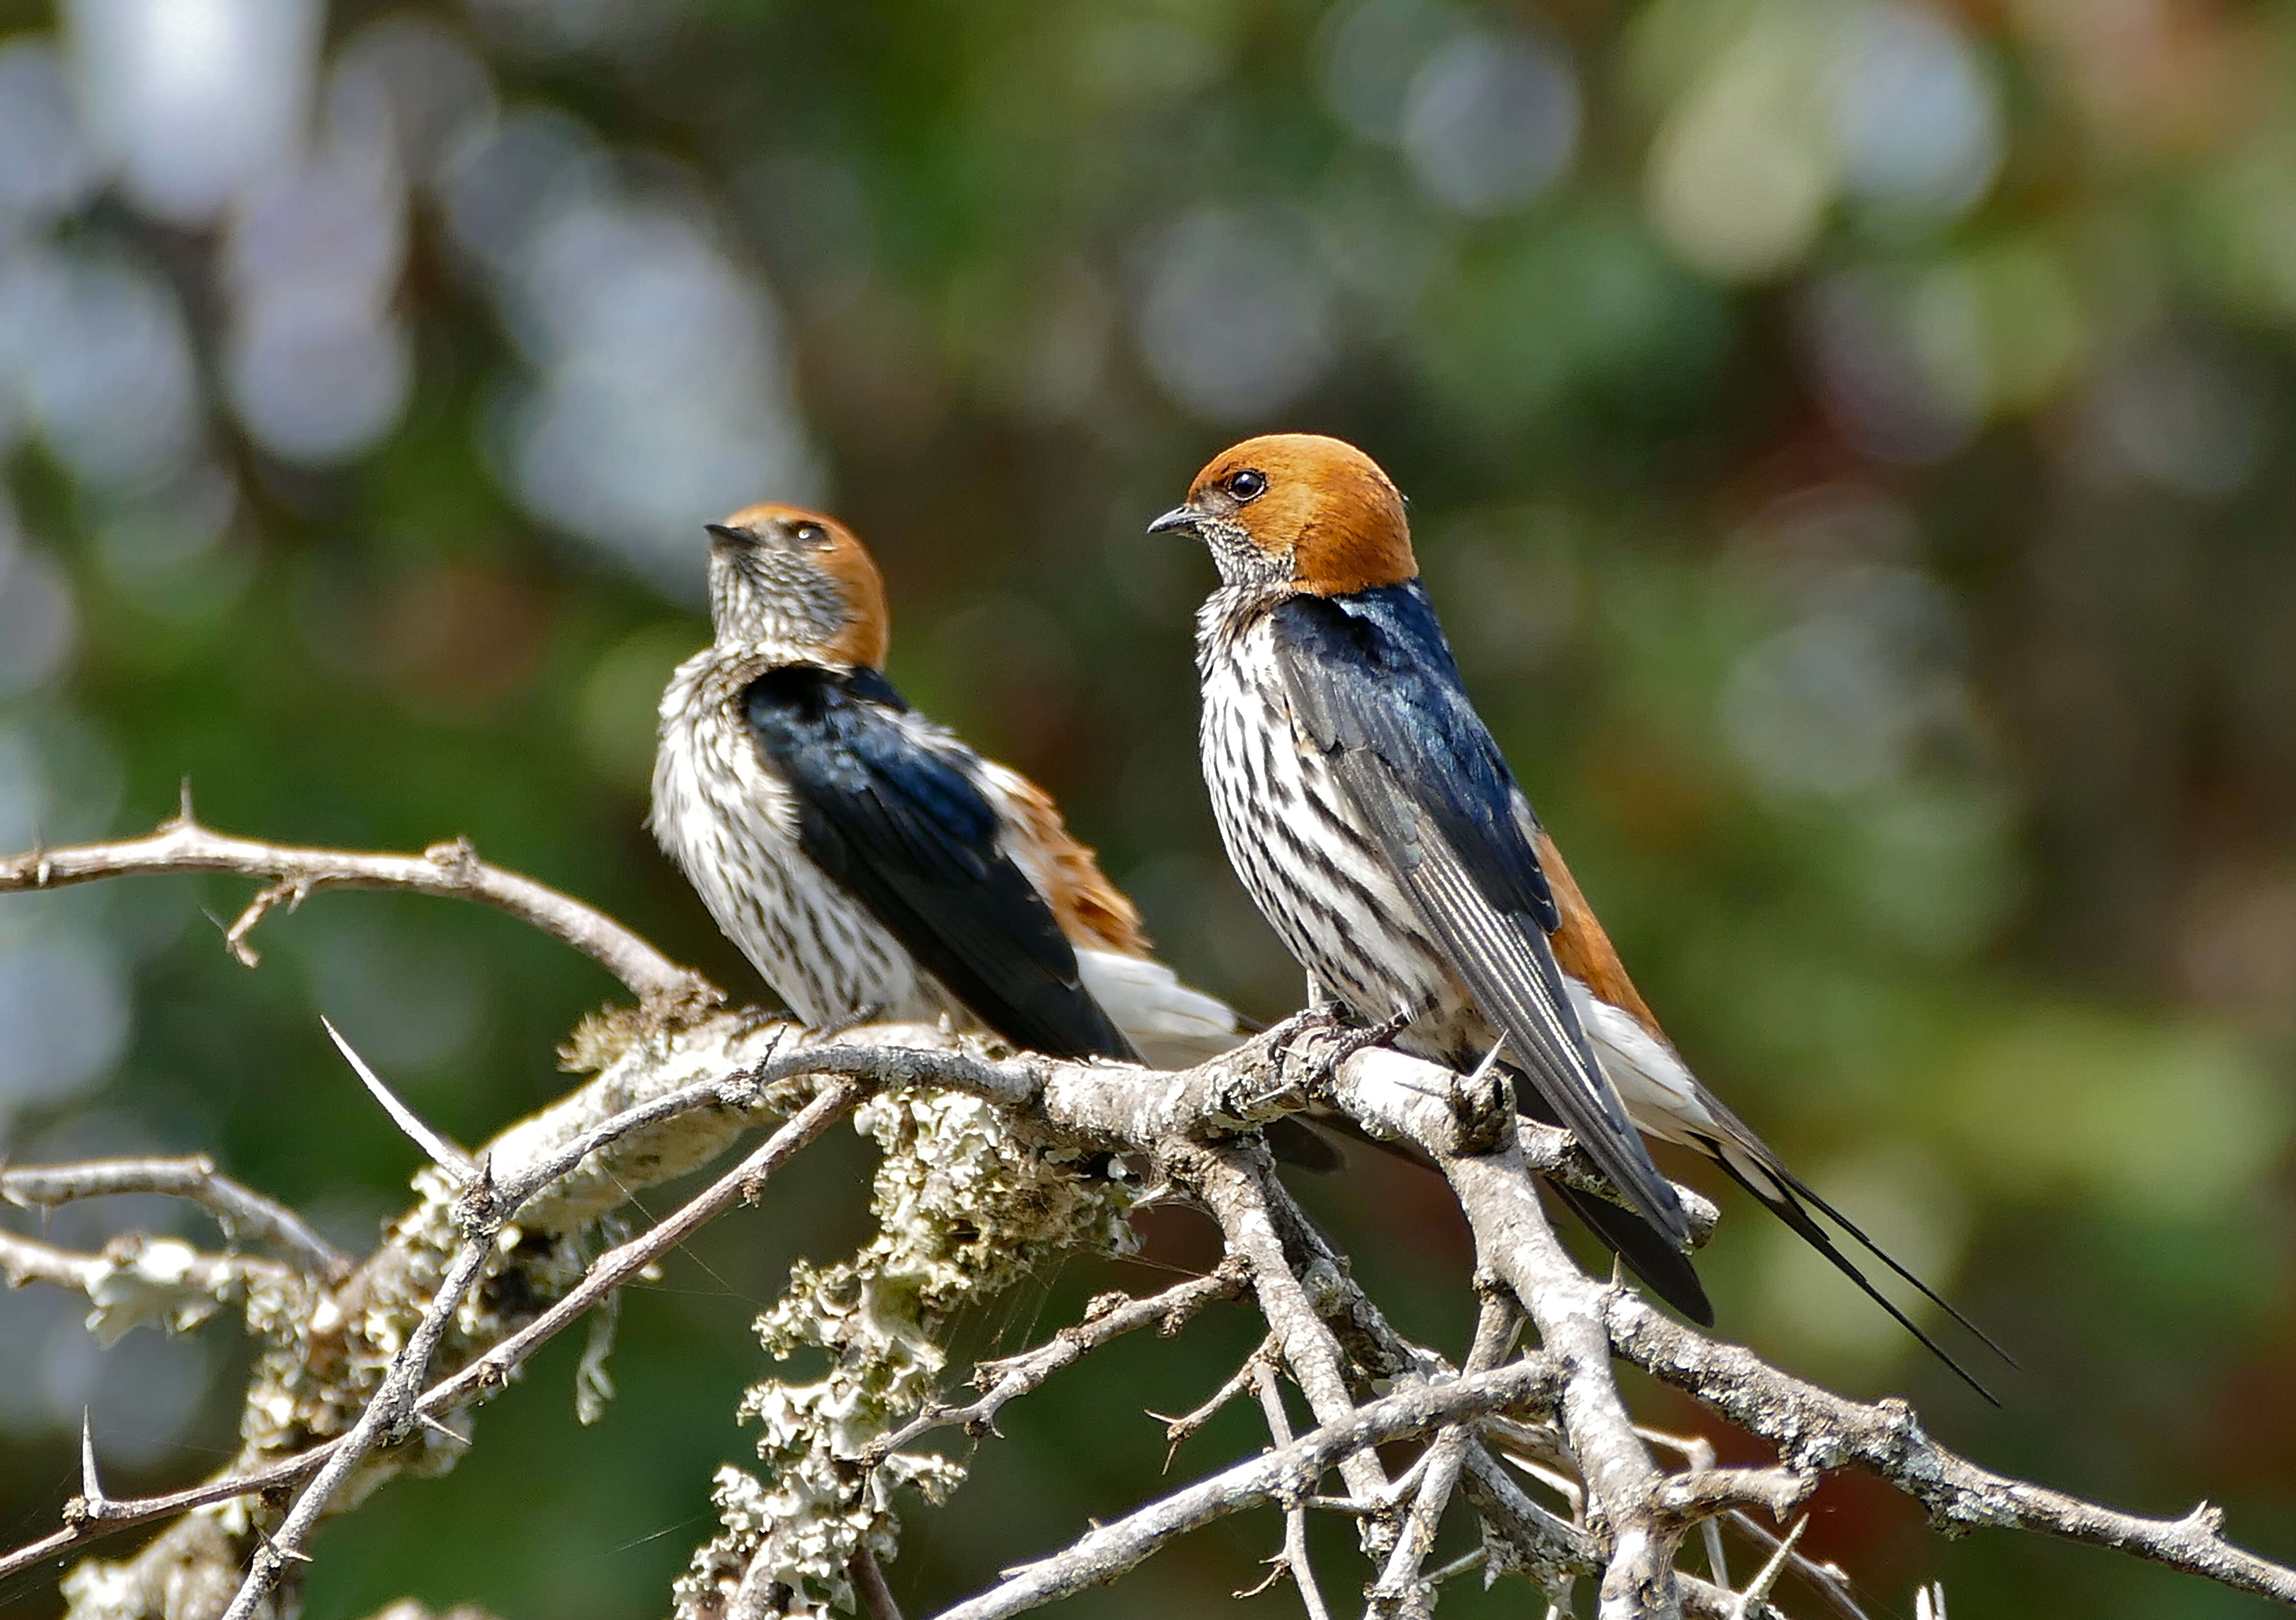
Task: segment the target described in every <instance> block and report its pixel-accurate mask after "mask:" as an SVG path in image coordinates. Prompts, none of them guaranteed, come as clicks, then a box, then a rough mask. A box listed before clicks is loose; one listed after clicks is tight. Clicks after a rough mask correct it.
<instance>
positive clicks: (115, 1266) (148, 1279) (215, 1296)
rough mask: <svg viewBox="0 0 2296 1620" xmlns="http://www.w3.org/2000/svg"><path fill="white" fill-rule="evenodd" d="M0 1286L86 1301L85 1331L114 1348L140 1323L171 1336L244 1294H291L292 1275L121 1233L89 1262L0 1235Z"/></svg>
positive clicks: (242, 1258)
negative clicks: (54, 1290)
mask: <svg viewBox="0 0 2296 1620" xmlns="http://www.w3.org/2000/svg"><path fill="white" fill-rule="evenodd" d="M0 1278H4V1279H5V1280H6V1281H7V1284H8V1286H9V1287H10V1288H12V1289H14V1288H21V1287H23V1286H24V1285H25V1284H26V1283H29V1282H47V1283H53V1284H55V1285H56V1286H58V1287H60V1288H67V1289H72V1290H73V1291H75V1292H77V1293H80V1294H85V1295H86V1296H87V1300H88V1303H89V1305H92V1306H94V1309H93V1310H91V1311H90V1312H89V1313H88V1317H87V1329H88V1331H89V1332H91V1333H93V1334H94V1335H95V1338H96V1340H97V1342H98V1343H99V1344H103V1345H107V1346H108V1345H113V1344H117V1343H118V1342H119V1340H120V1339H121V1338H125V1337H126V1336H127V1333H128V1331H129V1330H132V1329H134V1328H136V1327H139V1326H141V1325H143V1323H145V1322H152V1323H155V1324H158V1325H160V1326H162V1327H165V1328H167V1329H168V1330H169V1331H170V1332H176V1331H181V1330H184V1329H187V1328H194V1327H197V1326H198V1325H199V1324H200V1323H201V1322H203V1321H206V1320H207V1319H208V1318H209V1317H210V1316H212V1315H214V1314H215V1313H216V1312H217V1310H218V1309H220V1308H221V1307H222V1306H224V1305H237V1304H240V1303H242V1302H243V1301H244V1300H245V1299H246V1298H247V1297H248V1294H249V1291H250V1289H254V1288H261V1287H265V1286H268V1287H270V1288H272V1289H286V1288H290V1287H291V1286H293V1284H294V1283H295V1281H296V1273H295V1272H294V1271H293V1270H292V1268H291V1267H288V1266H284V1265H282V1264H279V1263H278V1262H277V1261H275V1260H260V1259H258V1258H256V1257H255V1256H251V1255H203V1254H201V1253H200V1251H199V1250H197V1249H195V1248H193V1247H192V1246H191V1245H190V1244H188V1243H185V1242H184V1241H183V1240H180V1239H176V1238H152V1237H146V1236H145V1235H143V1233H142V1232H122V1233H120V1234H119V1236H118V1237H116V1238H113V1239H112V1240H111V1241H110V1242H108V1243H106V1244H105V1245H104V1246H103V1248H102V1252H101V1253H98V1254H94V1255H84V1254H78V1253H76V1252H74V1251H72V1250H70V1249H63V1248H56V1247H55V1246H54V1245H53V1244H50V1243H44V1242H42V1241H40V1240H38V1239H37V1238H26V1237H20V1236H18V1235H17V1234H16V1233H14V1232H11V1231H0Z"/></svg>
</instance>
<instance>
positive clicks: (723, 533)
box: [701, 523, 758, 552]
mask: <svg viewBox="0 0 2296 1620" xmlns="http://www.w3.org/2000/svg"><path fill="white" fill-rule="evenodd" d="M701 527H702V528H706V529H708V530H709V548H710V550H712V551H718V552H734V551H740V550H741V549H742V547H743V546H749V545H755V544H757V543H758V537H757V536H755V535H753V534H751V533H750V531H749V530H748V529H746V528H727V527H726V525H725V524H723V523H705V524H703V525H702V526H701Z"/></svg>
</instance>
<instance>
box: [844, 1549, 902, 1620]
mask: <svg viewBox="0 0 2296 1620" xmlns="http://www.w3.org/2000/svg"><path fill="white" fill-rule="evenodd" d="M847 1568H848V1572H849V1574H850V1575H852V1577H853V1590H854V1592H855V1593H856V1594H857V1596H858V1597H859V1598H860V1600H861V1607H862V1608H863V1609H864V1610H865V1611H866V1613H867V1614H868V1616H869V1620H901V1606H900V1605H899V1604H898V1603H896V1602H894V1601H893V1589H892V1588H891V1587H890V1586H888V1585H886V1584H885V1572H884V1571H883V1570H881V1569H880V1568H878V1567H877V1555H876V1554H875V1553H873V1552H872V1551H870V1550H869V1549H868V1548H866V1547H857V1548H855V1549H854V1550H853V1557H852V1559H851V1561H850V1562H849V1565H848V1566H847Z"/></svg>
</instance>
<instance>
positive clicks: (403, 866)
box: [0, 798, 721, 1006]
mask: <svg viewBox="0 0 2296 1620" xmlns="http://www.w3.org/2000/svg"><path fill="white" fill-rule="evenodd" d="M184 871H228V872H238V873H240V874H242V875H243V876H246V877H250V878H266V879H269V880H271V881H270V884H269V886H268V887H267V888H265V889H264V890H263V891H262V892H261V893H259V894H258V895H257V896H256V897H255V899H254V900H253V902H251V903H250V904H249V906H248V907H247V909H246V910H245V911H244V912H242V913H241V915H240V917H239V919H238V920H237V921H235V922H234V923H233V924H232V926H231V927H230V928H229V929H226V930H225V936H224V939H225V945H228V946H229V947H230V949H231V951H232V953H233V954H234V955H235V956H237V957H238V958H239V959H240V960H241V961H243V962H245V963H247V964H248V965H249V966H250V967H252V966H254V965H255V961H256V955H255V952H254V949H253V948H252V947H251V946H250V945H249V944H248V943H247V937H248V934H249V933H250V930H252V929H254V927H255V925H256V924H257V923H258V921H260V920H262V918H263V915H264V913H265V912H267V911H269V910H270V909H271V908H272V907H274V906H276V905H279V904H285V905H287V906H288V907H289V909H290V910H291V909H293V908H294V907H295V906H296V905H298V904H301V903H302V901H303V900H304V899H305V898H307V896H311V895H314V894H316V893H318V892H319V891H320V890H322V889H329V888H399V889H411V890H413V891H414V892H415V893H417V894H424V895H440V896H448V897H450V898H453V899H457V900H472V901H476V902H478V903H479V904H481V905H490V906H493V907H494V908H495V909H496V911H501V912H509V913H510V914H511V915H512V916H513V917H516V918H517V919H519V920H521V922H527V923H530V924H532V925H533V926H534V927H536V928H537V929H541V930H542V931H543V932H544V933H545V934H548V935H550V936H551V937H553V938H554V939H558V940H561V941H562V942H563V943H565V944H567V945H571V946H573V947H574V948H575V949H576V950H578V951H579V952H581V953H583V954H585V955H586V956H588V957H590V958H591V959H592V960H593V961H596V962H597V963H598V964H599V965H600V966H602V967H603V968H604V969H605V970H607V971H608V972H610V973H611V974H613V975H614V977H615V978H619V979H620V980H621V981H622V983H624V984H625V985H627V986H629V987H630V988H631V989H632V990H635V991H636V992H637V994H639V995H640V996H641V997H642V998H644V1000H646V1001H647V1002H656V1003H662V1004H679V1005H688V1006H704V1005H708V1004H709V1003H711V1002H716V1001H717V1000H719V999H721V998H720V996H719V993H718V992H717V989H716V988H715V987H714V986H711V985H710V984H709V981H708V980H706V979H704V978H701V976H700V975H699V974H696V973H693V972H690V971H688V970H685V969H684V968H681V967H679V966H678V965H677V964H676V962H674V961H670V960H669V958H668V957H667V956H664V955H663V954H662V953H660V952H659V951H657V950H655V949H654V948H653V946H652V945H648V944H647V943H646V942H645V941H644V940H643V939H641V938H639V937H637V936H636V935H635V934H634V933H632V932H631V931H630V930H629V929H626V928H624V927H623V926H622V925H621V924H620V923H619V922H617V921H615V920H613V919H612V918H611V917H609V916H607V915H606V914H605V913H604V912H599V911H595V910H593V909H592V908H591V907H589V906H586V905H585V904H582V903H581V902H580V901H578V900H576V899H573V898H571V897H570V896H566V895H562V894H560V893H558V892H557V891H556V890H555V889H552V888H545V887H544V886H543V885H542V884H539V883H537V882H535V881H534V880H532V879H530V878H521V877H520V876H518V875H517V874H516V873H514V872H508V871H503V870H502V869H501V868H500V867H497V866H489V865H488V864H487V863H485V862H484V861H481V860H480V859H479V857H478V855H476V853H474V852H473V851H472V850H471V846H470V845H469V843H468V842H466V841H464V840H463V839H454V840H452V841H450V842H447V843H443V844H433V845H432V846H431V847H430V848H428V849H426V850H424V851H423V852H422V854H421V855H367V854H354V853H352V852H350V851H348V850H341V849H312V848H306V847H298V846H294V845H288V844H267V843H264V842H262V841H260V840H258V839H239V838H232V837H229V836H228V835H226V834H224V833H220V832H216V831H213V830H209V829H208V828H206V827H202V826H201V825H200V824H199V823H198V822H196V821H194V820H193V819H192V814H191V808H190V804H189V801H188V798H186V801H185V803H184V806H183V807H182V809H181V811H180V813H179V814H176V815H175V816H173V817H171V818H170V819H168V820H167V821H165V822H160V825H159V826H158V827H157V828H156V829H154V830H152V831H151V832H148V833H146V834H144V835H143V837H142V838H139V839H119V840H118V841H116V842H110V843H99V844H70V845H66V846H64V847H61V848H54V849H35V850H32V851H29V853H27V854H24V855H13V856H10V857H8V858H5V859H0V893H6V892H8V891H9V890H12V889H33V888H62V887H64V886H65V885H67V884H72V883H86V882H91V881H94V880H96V879H99V878H124V877H137V876H144V875H149V874H154V873H161V872H184Z"/></svg>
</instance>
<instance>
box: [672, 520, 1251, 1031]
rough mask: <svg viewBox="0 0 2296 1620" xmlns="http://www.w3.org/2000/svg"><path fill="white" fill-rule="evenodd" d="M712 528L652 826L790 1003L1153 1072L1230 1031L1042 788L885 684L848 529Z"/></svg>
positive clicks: (841, 1016)
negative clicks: (699, 627) (967, 1032)
mask: <svg viewBox="0 0 2296 1620" xmlns="http://www.w3.org/2000/svg"><path fill="white" fill-rule="evenodd" d="M709 536H710V552H709V604H710V618H711V620H712V623H713V626H714V628H715V632H716V639H715V640H714V641H713V642H712V643H711V644H710V645H709V647H707V648H705V649H703V650H701V651H700V652H698V653H696V654H694V655H693V657H692V658H690V659H686V660H685V663H683V664H681V665H680V666H678V668H677V673H676V675H674V676H673V677H672V678H671V680H670V683H669V688H668V691H665V692H664V693H663V694H662V700H661V734H660V750H659V752H658V753H657V755H656V757H655V761H654V775H653V810H652V815H651V817H650V818H649V821H650V824H651V825H652V829H653V832H654V836H655V837H656V838H657V839H660V842H661V847H662V848H663V849H664V850H666V851H667V852H668V855H670V857H671V859H673V860H674V861H676V863H677V864H678V865H679V867H681V868H682V869H683V870H684V871H685V875H686V877H687V879H688V880H690V881H691V882H692V883H693V887H694V888H695V889H697V890H698V891H699V892H700V893H701V898H702V902H703V904H706V905H707V906H708V907H709V914H710V915H711V916H712V917H714V918H715V919H716V920H717V926H718V927H719V928H720V929H724V930H725V932H726V936H727V937H730V938H731V939H732V940H733V941H734V944H736V945H739V946H741V948H742V953H744V954H745V955H747V956H748V957H749V959H750V961H751V962H753V963H755V964H756V966H757V969H758V972H759V973H761V974H763V975H764V976H765V978H766V980H767V983H769V984H771V985H772V986H774V988H775V990H777V991H779V992H780V993H781V994H782V996H783V999H784V1000H786V1001H787V1002H788V1003H789V1006H790V1009H791V1010H792V1011H793V1012H795V1013H796V1014H797V1015H798V1016H799V1018H800V1019H804V1020H805V1021H806V1022H808V1023H809V1024H815V1025H836V1024H841V1023H849V1022H852V1021H855V1020H857V1019H865V1018H888V1019H936V1018H939V1017H940V1016H941V1015H943V1014H944V1013H946V1014H948V1015H951V1016H953V1017H954V1018H955V1019H956V1020H957V1021H958V1022H959V1024H960V1025H961V1026H965V1027H980V1028H985V1029H988V1030H989V1031H991V1032H993V1033H994V1034H996V1035H1000V1036H1002V1037H1003V1038H1005V1040H1008V1041H1010V1042H1012V1043H1013V1044H1015V1045H1017V1046H1021V1047H1026V1048H1028V1049H1029V1050H1030V1051H1041V1052H1046V1053H1050V1054H1052V1055H1054V1056H1059V1057H1108V1058H1120V1059H1127V1060H1140V1059H1142V1058H1145V1059H1147V1060H1150V1061H1152V1062H1156V1063H1160V1064H1163V1065H1166V1066H1170V1067H1185V1066H1186V1065H1188V1064H1191V1063H1194V1062H1198V1061H1201V1060H1202V1059H1204V1058H1206V1057H1209V1056H1210V1055H1211V1054H1213V1053H1215V1052H1218V1051H1226V1049H1227V1048H1228V1047H1230V1046H1233V1045H1234V1044H1235V1043H1237V1042H1238V1041H1239V1040H1241V1039H1242V1026H1241V1025H1240V1023H1239V1020H1238V1019H1237V1017H1236V1015H1235V1013H1234V1011H1233V1010H1230V1009H1229V1008H1228V1007H1227V1006H1226V1005H1225V1004H1223V1003H1222V1002H1219V1001H1218V1000H1216V999H1214V998H1213V997H1211V996H1209V995H1205V994H1201V993H1200V992H1198V991H1195V990H1192V989H1190V988H1189V987H1188V986H1185V985H1183V984H1181V983H1180V982H1179V980H1178V979H1177V978H1176V977H1175V976H1174V975H1173V973H1172V970H1170V969H1169V968H1167V967H1165V966H1164V965H1163V964H1161V963H1160V962H1159V961H1156V960H1155V959H1154V958H1153V957H1152V956H1151V955H1150V954H1149V953H1148V941H1147V939H1146V937H1145V936H1144V934H1143V933H1142V931H1141V928H1140V916H1139V913H1138V912H1136V911H1135V910H1134V909H1133V905H1132V903H1131V901H1130V900H1128V899H1127V898H1126V897H1125V896H1124V895H1123V894H1122V893H1121V892H1120V891H1119V889H1118V888H1116V887H1115V885H1113V884H1111V882H1110V881H1109V880H1108V879H1107V878H1106V877H1105V876H1103V874H1102V872H1101V870H1100V867H1099V864H1098V863H1096V862H1095V860H1094V859H1093V853H1092V851H1091V850H1090V849H1088V848H1087V847H1085V846H1084V845H1082V844H1080V843H1078V841H1077V840H1076V839H1074V838H1073V837H1071V836H1070V833H1069V831H1068V830H1067V828H1066V827H1065V826H1063V825H1062V821H1061V815H1060V812H1059V811H1058V810H1057V809H1055V808H1054V805H1053V801H1052V800H1051V798H1048V797H1047V796H1046V793H1045V791H1044V790H1042V789H1040V788H1038V787H1037V786H1036V785H1035V784H1034V783H1033V782H1030V781H1028V780H1027V779H1026V778H1024V777H1022V776H1021V775H1019V774H1018V773H1015V772H1013V771H1010V770H1007V769H1006V768H1005V766H1003V765H997V764H995V763H994V762H992V761H989V760H987V759H983V758H982V757H980V755H979V754H976V753H974V752H973V751H972V749H969V748H967V747H966V746H965V745H964V743H963V742H961V741H959V740H957V738H956V737H955V735H954V734H952V733H951V732H948V731H947V730H945V729H944V728H942V727H940V726H939V725H936V724H933V723H932V722H931V721H930V720H928V719H926V718H925V717H924V716H922V715H920V714H918V713H916V712H915V711H914V710H913V709H911V708H909V707H908V706H907V705H906V703H904V702H903V701H902V700H901V697H900V694H899V693H898V692H897V691H894V690H893V687H892V684H891V683H890V682H889V681H887V680H886V679H885V676H884V673H883V664H884V659H885V647H886V642H887V639H888V634H889V631H888V623H887V615H886V610H885V586H884V580H883V578H882V577H881V576H880V575H879V573H878V571H877V565H876V563H875V562H874V561H873V560H872V559H871V558H870V556H869V553H868V552H866V551H865V550H864V549H863V547H862V545H861V543H860V541H859V540H858V539H857V538H856V537H855V536H854V535H853V533H852V531H851V530H850V529H849V528H846V527H845V526H844V525H843V524H841V523H840V522H838V521H837V520H835V519H833V518H829V517H824V516H823V515H822V514H820V513H818V512H811V511H799V510H797V509H795V508H793V507H787V506H771V505H766V506H752V507H750V508H749V509H748V510H746V511H741V512H737V513H735V514H734V516H733V517H731V518H729V519H727V520H726V521H725V522H723V523H717V524H711V525H709Z"/></svg>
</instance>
